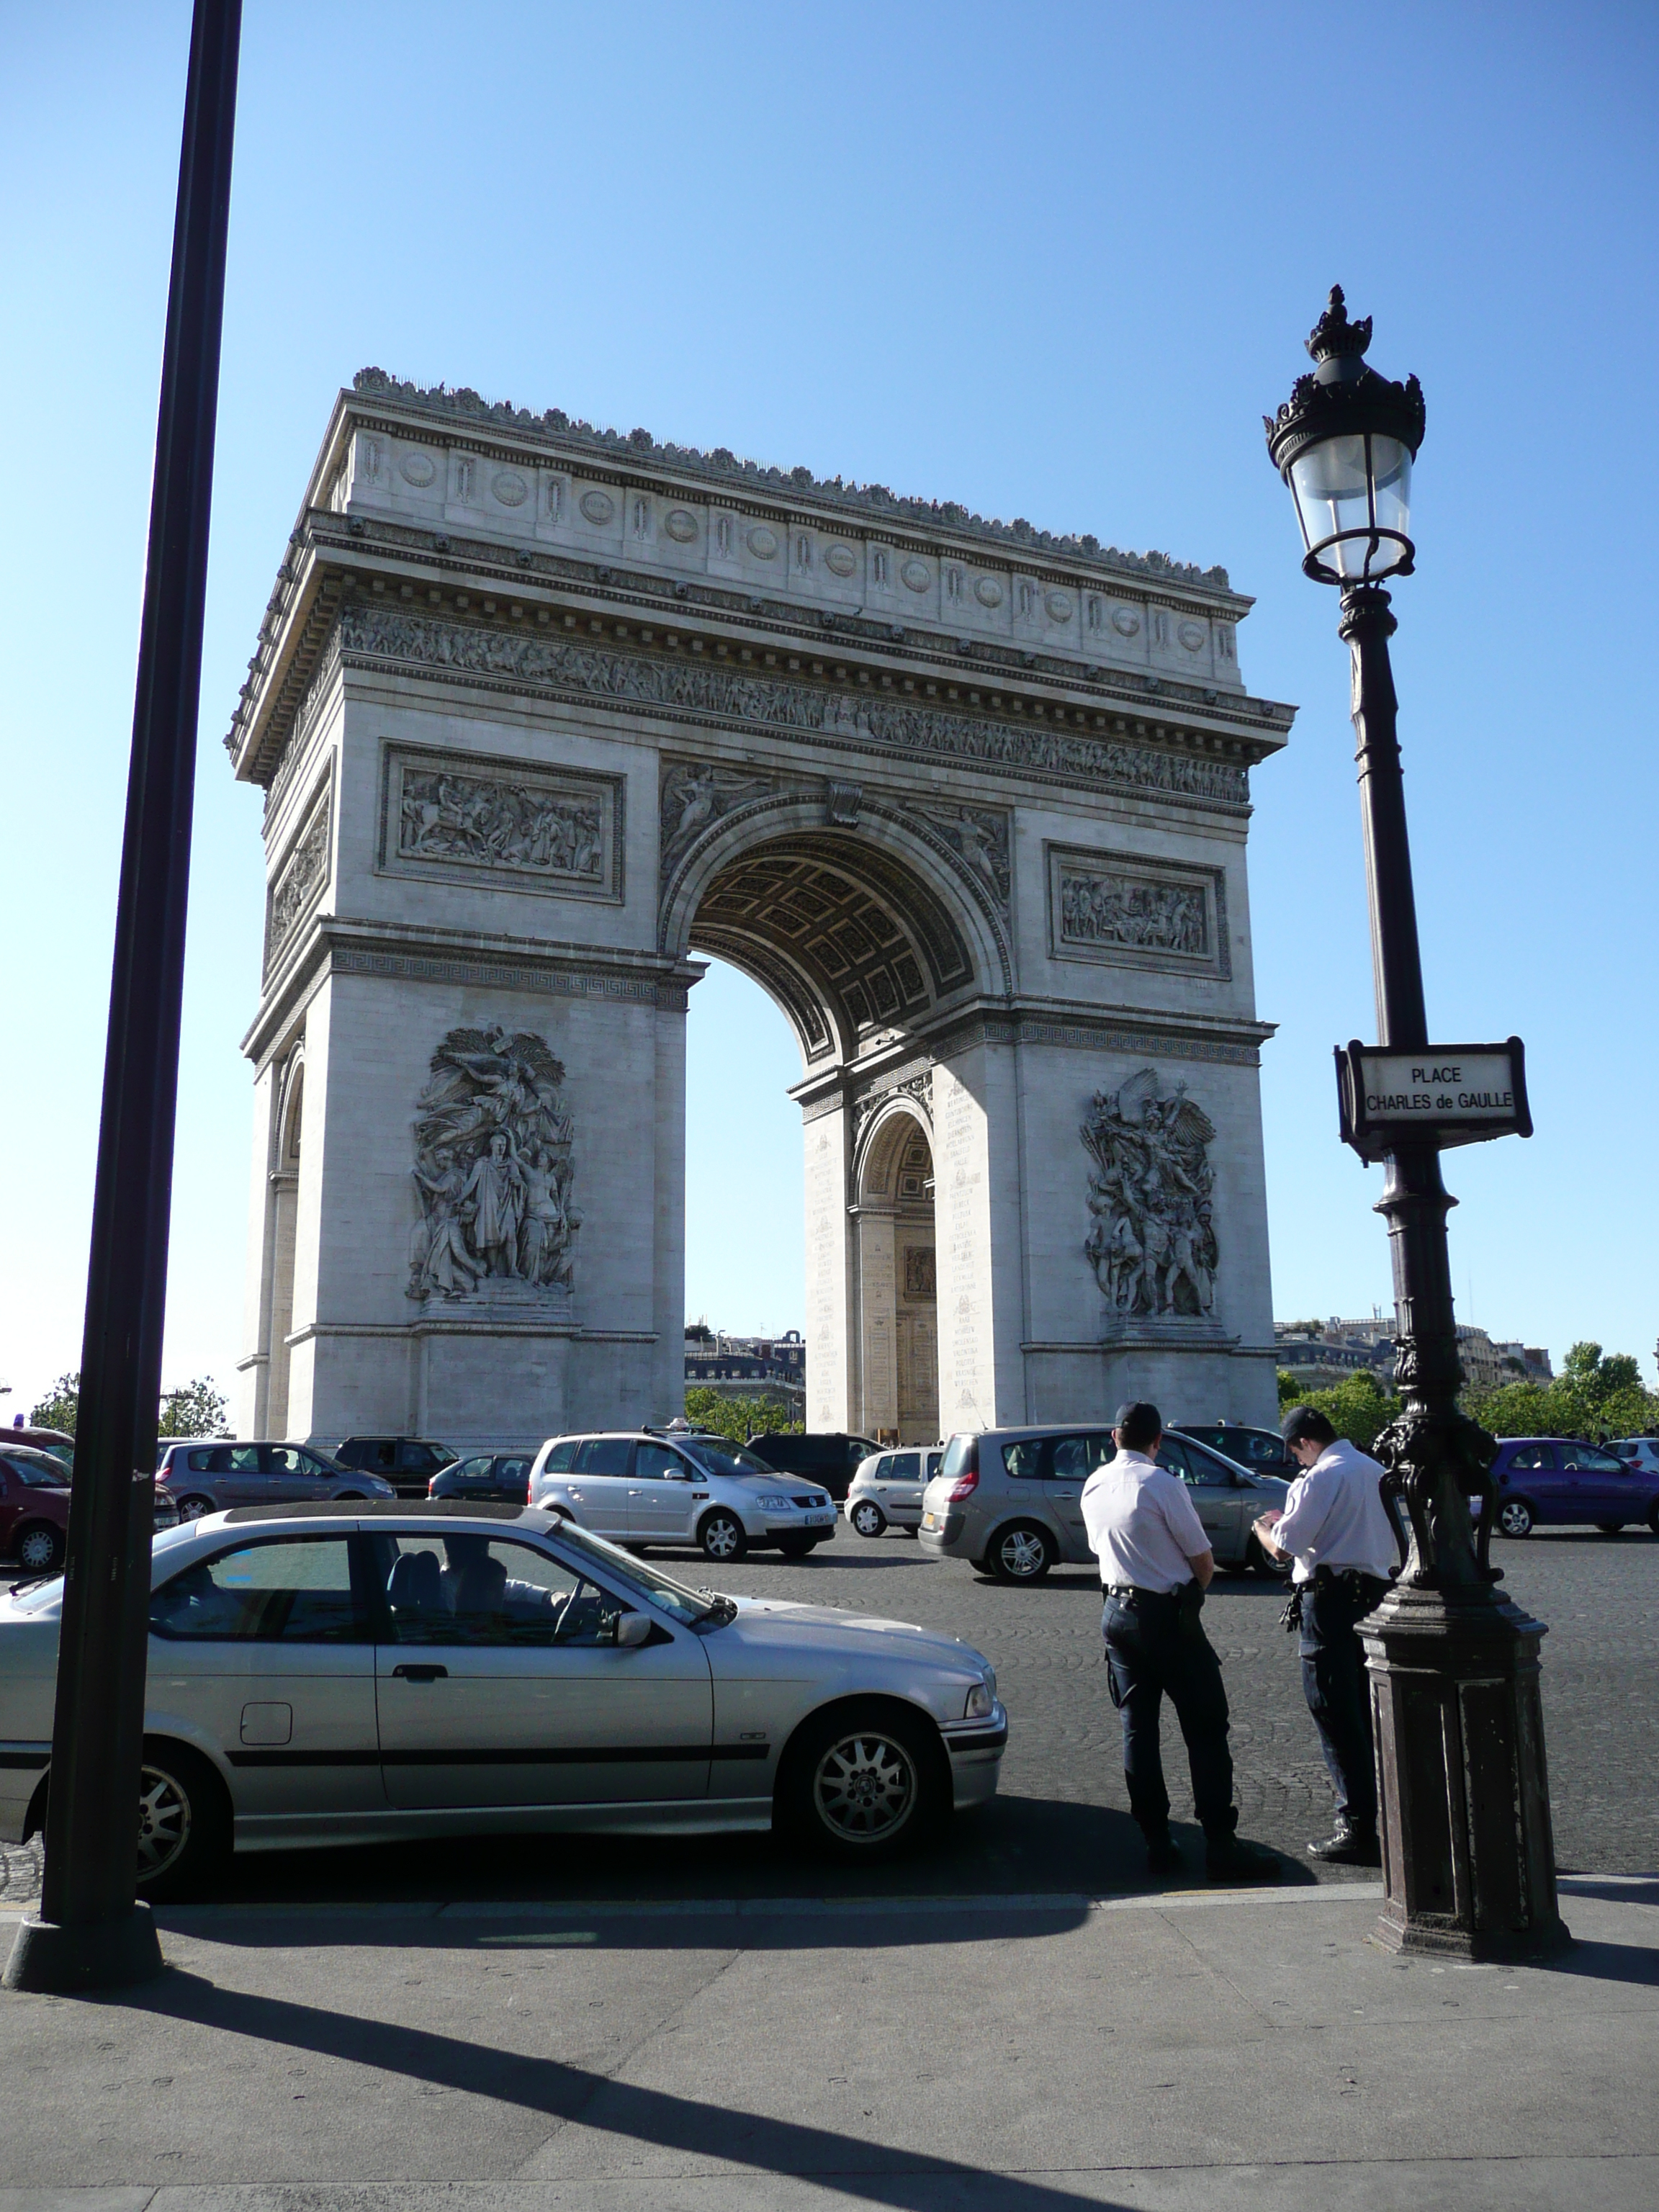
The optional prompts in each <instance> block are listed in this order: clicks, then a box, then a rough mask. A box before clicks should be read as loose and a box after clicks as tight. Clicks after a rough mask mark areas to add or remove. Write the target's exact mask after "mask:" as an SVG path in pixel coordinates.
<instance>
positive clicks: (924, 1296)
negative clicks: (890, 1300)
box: [904, 1244, 939, 1303]
mask: <svg viewBox="0 0 1659 2212" xmlns="http://www.w3.org/2000/svg"><path fill="white" fill-rule="evenodd" d="M904 1295H905V1297H907V1298H915V1299H917V1300H919V1301H921V1302H924V1303H927V1302H931V1301H932V1300H933V1299H936V1298H937V1297H938V1296H939V1261H938V1258H937V1255H935V1253H934V1250H933V1246H932V1245H931V1244H907V1245H906V1246H905V1248H904Z"/></svg>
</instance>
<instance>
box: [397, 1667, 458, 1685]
mask: <svg viewBox="0 0 1659 2212" xmlns="http://www.w3.org/2000/svg"><path fill="white" fill-rule="evenodd" d="M399 1674H401V1675H402V1676H403V1678H404V1680H405V1681H406V1682H439V1681H447V1680H448V1678H449V1669H448V1668H447V1667H394V1668H392V1675H393V1678H394V1679H395V1678H396V1677H397V1676H398V1675H399Z"/></svg>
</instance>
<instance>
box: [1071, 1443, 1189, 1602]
mask: <svg viewBox="0 0 1659 2212" xmlns="http://www.w3.org/2000/svg"><path fill="white" fill-rule="evenodd" d="M1083 1525H1084V1527H1085V1528H1086V1529H1087V1530H1088V1532H1089V1548H1090V1550H1091V1551H1092V1552H1093V1553H1095V1555H1096V1557H1097V1559H1099V1561H1100V1579H1101V1581H1102V1582H1103V1583H1105V1584H1107V1585H1108V1586H1111V1585H1112V1584H1124V1583H1127V1584H1130V1585H1132V1586H1133V1588H1134V1589H1146V1590H1177V1589H1184V1588H1185V1586H1186V1585H1187V1583H1189V1582H1191V1580H1192V1578H1193V1571H1192V1567H1191V1565H1190V1564H1189V1562H1190V1561H1192V1560H1194V1559H1197V1558H1198V1557H1199V1556H1200V1553H1205V1552H1207V1551H1208V1550H1209V1548H1210V1540H1209V1538H1208V1536H1206V1534H1205V1533H1204V1523H1203V1522H1201V1521H1200V1519H1199V1517H1198V1514H1197V1511H1196V1510H1195V1509H1194V1504H1193V1501H1192V1499H1191V1498H1188V1495H1187V1486H1186V1484H1185V1483H1184V1482H1182V1481H1181V1480H1180V1479H1179V1478H1178V1477H1177V1476H1176V1475H1173V1474H1170V1473H1169V1472H1168V1470H1167V1469H1166V1468H1161V1467H1160V1466H1159V1465H1158V1462H1157V1461H1156V1460H1154V1459H1148V1458H1147V1456H1146V1453H1145V1452H1138V1451H1121V1452H1119V1454H1118V1455H1117V1457H1116V1458H1115V1459H1114V1460H1110V1461H1109V1462H1107V1464H1106V1465H1105V1466H1104V1467H1097V1468H1096V1469H1095V1471H1094V1473H1093V1474H1091V1476H1090V1477H1089V1480H1087V1482H1085V1484H1084V1486H1083Z"/></svg>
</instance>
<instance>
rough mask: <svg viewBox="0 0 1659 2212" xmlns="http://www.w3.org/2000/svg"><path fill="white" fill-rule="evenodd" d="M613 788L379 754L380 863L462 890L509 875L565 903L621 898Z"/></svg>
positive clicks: (455, 759)
mask: <svg viewBox="0 0 1659 2212" xmlns="http://www.w3.org/2000/svg"><path fill="white" fill-rule="evenodd" d="M621 806H622V793H621V786H620V783H619V781H618V780H617V779H616V778H613V777H608V776H586V775H576V774H572V773H570V772H568V771H565V772H559V773H554V772H550V771H546V770H543V769H537V768H535V767H533V766H532V765H531V764H530V763H520V762H517V761H494V760H489V759H482V760H481V759H477V758H475V757H471V756H469V755H466V754H446V753H432V752H428V750H425V749H424V748H422V747H416V746H406V745H390V746H388V747H387V748H386V803H385V808H384V816H383V821H382V825H381V845H380V863H381V866H382V867H383V868H386V869H388V870H390V871H392V872H395V873H398V874H419V875H429V874H437V875H441V876H447V877H449V878H453V879H459V880H462V881H465V880H466V879H467V878H469V877H472V876H476V875H477V874H478V873H480V872H483V873H487V874H489V875H494V876H497V877H500V876H503V875H505V876H510V877H515V878H518V879H519V884H520V888H522V889H526V890H542V891H555V892H558V893H560V894H562V896H567V897H571V896H574V897H578V898H614V897H617V896H620V893H621V845H620V840H619V838H618V836H617V829H618V823H619V818H620V814H621Z"/></svg>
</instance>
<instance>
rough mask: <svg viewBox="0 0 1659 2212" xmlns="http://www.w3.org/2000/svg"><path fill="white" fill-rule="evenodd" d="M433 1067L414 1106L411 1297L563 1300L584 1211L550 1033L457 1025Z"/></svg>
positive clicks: (559, 1068)
mask: <svg viewBox="0 0 1659 2212" xmlns="http://www.w3.org/2000/svg"><path fill="white" fill-rule="evenodd" d="M431 1071H432V1072H431V1078H430V1080H429V1081H428V1084H427V1085H426V1087H425V1089H424V1090H423V1091H422V1093H421V1095H420V1097H419V1099H418V1100H417V1101H416V1109H415V1166H414V1170H413V1174H414V1177H415V1188H416V1192H417V1193H418V1194H419V1199H420V1206H421V1218H420V1220H419V1222H418V1223H417V1224H416V1230H415V1236H414V1241H413V1243H412V1245H411V1248H410V1267H409V1296H410V1297H411V1298H421V1299H426V1298H433V1297H440V1298H461V1297H469V1296H476V1295H477V1294H479V1293H480V1292H487V1291H495V1292H497V1293H498V1294H499V1293H500V1292H501V1291H505V1292H506V1293H507V1295H509V1296H516V1297H531V1298H534V1297H561V1296H564V1295H568V1292H569V1291H570V1288H571V1269H572V1248H573V1246H574V1243H575V1238H576V1231H577V1230H578V1229H579V1228H580V1225H581V1216H580V1214H579V1213H578V1212H576V1210H575V1208H574V1206H572V1205H571V1202H570V1186H571V1127H570V1117H569V1115H568V1114H567V1113H566V1112H565V1110H564V1106H563V1103H562V1097H561V1086H562V1084H563V1081H564V1069H563V1067H562V1066H561V1065H560V1063H559V1062H558V1061H557V1060H556V1059H555V1058H554V1057H553V1054H552V1053H551V1052H550V1050H549V1048H548V1044H547V1040H546V1039H545V1038H544V1037H539V1036H535V1035H534V1034H533V1033H532V1032H531V1031H530V1030H520V1031H519V1032H518V1033H517V1034H516V1035H515V1036H508V1035H507V1032H506V1030H503V1029H501V1027H500V1026H499V1025H498V1026H496V1027H495V1028H492V1029H488V1030H471V1029H459V1030H451V1031H450V1032H449V1034H448V1036H447V1037H445V1039H444V1041H443V1042H442V1043H441V1045H440V1046H439V1047H438V1049H437V1050H436V1052H435V1053H434V1054H433V1055H432V1062H431Z"/></svg>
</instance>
